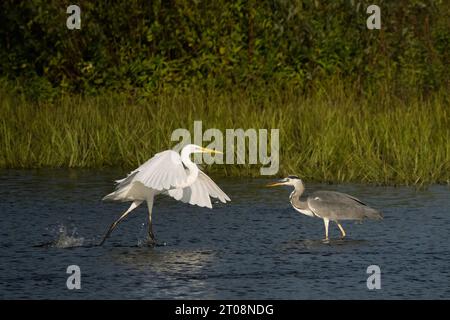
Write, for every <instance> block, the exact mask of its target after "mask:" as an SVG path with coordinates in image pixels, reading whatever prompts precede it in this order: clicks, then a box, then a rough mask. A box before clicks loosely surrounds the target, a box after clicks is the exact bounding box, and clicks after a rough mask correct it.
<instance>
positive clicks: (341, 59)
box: [0, 0, 450, 184]
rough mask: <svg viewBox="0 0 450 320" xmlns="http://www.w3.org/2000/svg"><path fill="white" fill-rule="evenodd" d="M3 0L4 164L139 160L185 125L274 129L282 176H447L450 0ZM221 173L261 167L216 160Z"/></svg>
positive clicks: (405, 179) (0, 137) (445, 179)
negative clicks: (372, 14) (371, 15)
mask: <svg viewBox="0 0 450 320" xmlns="http://www.w3.org/2000/svg"><path fill="white" fill-rule="evenodd" d="M372 3H373V1H357V0H345V1H344V0H343V1H318V0H294V1H287V0H271V1H256V0H248V1H244V0H233V1H226V0H217V1H206V0H170V1H163V0H159V1H144V0H131V1H125V2H120V1H86V0H80V1H79V3H78V4H79V5H80V7H81V10H82V28H81V30H79V31H71V30H68V29H67V28H66V19H67V16H68V15H67V14H66V8H67V6H68V5H69V3H68V2H67V1H59V0H46V1H44V0H31V1H14V0H4V1H2V2H1V3H0V167H1V168H12V167H19V168H29V167H43V166H51V167H61V166H69V167H102V166H124V167H127V168H131V167H135V166H136V165H138V164H139V163H142V162H143V161H144V160H146V159H148V158H149V157H150V156H151V155H152V154H154V153H156V152H158V151H160V150H162V149H167V148H169V147H172V146H173V145H174V144H175V143H173V142H171V141H170V136H171V133H172V131H173V130H174V129H176V128H190V129H192V126H193V122H194V120H202V121H203V125H204V128H218V129H221V130H225V129H226V128H244V129H248V128H267V129H270V128H279V129H280V145H281V151H280V152H281V154H280V161H281V167H280V175H285V174H290V173H295V174H299V175H301V176H303V177H305V179H308V180H320V181H336V182H343V181H362V182H376V183H402V184H424V183H433V182H439V183H449V181H450V173H449V172H450V142H449V141H450V139H449V138H450V116H449V113H450V107H449V99H450V98H449V94H448V93H449V89H450V80H449V79H450V77H449V71H450V70H449V67H448V66H449V62H450V56H449V52H450V25H449V24H450V2H449V1H444V0H423V1H418V0H411V1H410V0H399V1H378V3H377V4H378V5H380V7H381V11H382V29H381V30H368V29H367V28H366V19H367V17H368V14H367V13H366V8H367V6H368V5H370V4H372ZM209 170H212V171H217V172H221V173H224V174H226V175H255V176H256V175H259V166H249V165H233V166H231V165H224V166H219V165H215V166H212V167H211V168H209Z"/></svg>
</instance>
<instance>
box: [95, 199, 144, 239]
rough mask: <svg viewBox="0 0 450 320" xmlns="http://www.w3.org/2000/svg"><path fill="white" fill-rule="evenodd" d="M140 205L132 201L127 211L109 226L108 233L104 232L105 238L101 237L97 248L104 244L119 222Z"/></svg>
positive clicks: (138, 202) (139, 202)
mask: <svg viewBox="0 0 450 320" xmlns="http://www.w3.org/2000/svg"><path fill="white" fill-rule="evenodd" d="M141 203H142V201H134V202H133V203H132V204H131V206H130V207H129V208H128V210H127V211H125V212H124V213H123V214H122V215H121V216H120V218H119V219H117V220H116V221H114V222H113V224H111V226H110V227H109V229H108V231H107V232H106V234H105V236H104V237H103V239H102V241H101V242H100V243H99V246H101V245H103V243H104V242H105V240H106V239H107V238H108V237H109V235H110V234H111V232H113V230H114V229H115V228H116V227H117V225H118V224H119V222H120V221H122V220H123V219H125V217H126V216H127V215H128V214H129V213H130V212H131V211H133V210H134V209H136V208H137V207H138V206H139V205H140V204H141Z"/></svg>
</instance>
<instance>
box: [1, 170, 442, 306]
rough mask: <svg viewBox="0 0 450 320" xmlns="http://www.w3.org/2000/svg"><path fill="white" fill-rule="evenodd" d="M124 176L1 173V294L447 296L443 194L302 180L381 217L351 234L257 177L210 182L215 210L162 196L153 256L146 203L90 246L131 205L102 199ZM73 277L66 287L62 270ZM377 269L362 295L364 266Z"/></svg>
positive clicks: (436, 189)
mask: <svg viewBox="0 0 450 320" xmlns="http://www.w3.org/2000/svg"><path fill="white" fill-rule="evenodd" d="M125 174H126V172H125V171H123V170H103V171H91V170H3V171H0V175H1V180H0V199H1V201H0V219H1V227H0V259H1V260H0V298H2V299H12V298H14V299H28V298H37V299H44V298H46V299H47V298H56V299H84V298H87V299H112V298H114V299H173V298H188V299H271V298H273V299H275V298H276V299H338V298H341V299H413V298H424V299H442V298H450V274H449V269H450V244H449V234H450V190H449V188H448V187H447V186H431V187H429V188H427V189H425V190H415V189H414V188H407V187H383V186H367V185H319V184H307V185H306V187H307V192H308V191H309V192H311V191H314V190H336V191H341V192H347V193H350V194H352V195H355V196H357V197H358V198H361V199H363V200H364V201H366V202H367V203H369V204H370V205H372V206H374V207H376V208H378V209H380V210H382V211H383V213H384V215H385V219H384V220H383V221H381V222H378V221H374V222H372V221H371V222H366V223H363V224H356V223H354V222H344V223H343V226H344V228H345V230H346V232H347V234H348V238H346V239H345V240H339V239H338V237H339V230H338V228H337V227H336V226H335V225H334V224H330V232H331V237H334V238H335V240H332V241H331V242H330V243H324V242H322V241H321V239H322V238H323V237H324V228H323V223H322V221H321V220H319V219H315V218H310V217H307V216H304V215H300V214H299V213H297V212H295V211H294V210H293V209H292V208H291V207H290V205H289V201H288V198H289V193H290V191H291V190H290V189H289V188H288V187H281V188H279V189H276V188H271V189H267V188H264V187H263V186H264V185H265V184H266V183H267V182H268V180H264V179H223V178H216V179H215V180H216V182H217V183H218V184H219V185H220V186H221V187H222V189H223V190H224V191H225V192H226V193H227V194H228V195H229V196H230V197H231V199H232V202H231V203H228V204H227V205H224V204H216V205H215V208H214V209H213V210H209V209H205V208H199V207H194V206H190V205H188V204H184V203H180V202H177V201H175V200H173V199H171V198H164V197H160V198H158V199H157V201H156V204H155V207H154V231H155V234H156V237H157V238H158V241H159V242H160V243H161V244H163V243H165V245H161V246H158V247H155V248H149V247H146V246H145V245H143V243H144V242H145V238H146V217H147V212H146V207H145V206H141V207H140V208H138V209H137V210H135V213H134V214H131V215H130V216H129V217H128V218H127V219H126V220H125V221H124V222H123V223H121V224H120V225H119V226H118V227H117V229H116V230H115V231H114V232H113V234H112V236H111V238H110V239H108V241H107V242H106V243H105V245H104V246H103V247H98V246H95V244H96V243H98V242H99V241H100V239H101V236H102V235H103V234H104V232H105V231H106V229H107V228H108V226H109V225H110V224H111V223H112V221H113V220H114V219H116V218H117V217H118V216H119V215H120V214H121V213H122V212H123V211H124V210H126V209H127V204H118V203H103V202H102V201H101V198H102V196H103V195H105V194H107V193H109V192H111V191H112V190H113V180H114V179H117V178H121V177H122V176H124V175H125ZM69 265H78V266H79V267H80V269H81V286H82V288H81V290H68V289H67V287H66V280H67V277H68V276H69V275H68V274H66V268H67V266H69ZM369 265H378V266H379V267H380V269H381V286H382V288H381V289H380V290H368V289H367V286H366V280H367V277H368V275H367V274H366V269H367V267H368V266H369Z"/></svg>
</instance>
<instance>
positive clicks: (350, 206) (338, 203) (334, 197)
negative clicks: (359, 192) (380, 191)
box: [307, 191, 382, 220]
mask: <svg viewBox="0 0 450 320" xmlns="http://www.w3.org/2000/svg"><path fill="white" fill-rule="evenodd" d="M307 202H308V206H309V208H310V209H311V211H313V212H314V214H316V215H317V216H319V217H321V218H328V219H330V220H362V219H381V218H382V215H381V213H380V212H379V211H378V210H375V209H373V208H371V207H369V206H367V205H366V204H364V203H363V202H362V201H361V200H359V199H357V198H355V197H353V196H350V195H348V194H345V193H341V192H335V191H318V192H315V193H313V194H312V195H310V196H309V197H308V199H307Z"/></svg>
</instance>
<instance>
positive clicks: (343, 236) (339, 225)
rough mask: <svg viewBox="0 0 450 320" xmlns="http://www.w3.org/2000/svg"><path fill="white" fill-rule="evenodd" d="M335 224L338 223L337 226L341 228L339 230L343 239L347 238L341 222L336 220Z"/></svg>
mask: <svg viewBox="0 0 450 320" xmlns="http://www.w3.org/2000/svg"><path fill="white" fill-rule="evenodd" d="M335 222H336V224H337V226H338V227H339V230H341V233H342V238H345V236H346V234H345V230H344V228H342V226H341V224H340V223H339V221H337V220H336V221H335Z"/></svg>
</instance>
